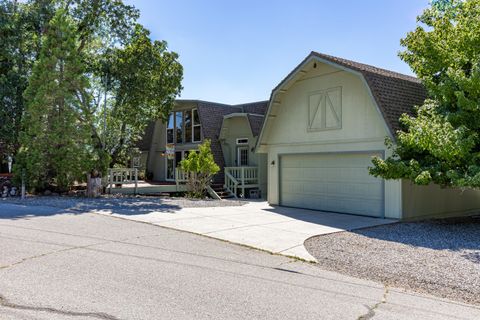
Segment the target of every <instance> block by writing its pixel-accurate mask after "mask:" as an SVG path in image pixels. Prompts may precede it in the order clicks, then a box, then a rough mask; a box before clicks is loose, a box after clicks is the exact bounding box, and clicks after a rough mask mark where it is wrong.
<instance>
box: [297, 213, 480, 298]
mask: <svg viewBox="0 0 480 320" xmlns="http://www.w3.org/2000/svg"><path fill="white" fill-rule="evenodd" d="M305 247H306V248H307V250H308V251H309V252H310V254H311V255H313V256H314V257H315V258H316V259H317V260H318V266H319V267H321V268H326V269H328V270H332V271H337V272H342V273H345V274H349V275H352V276H355V277H361V278H366V279H371V280H375V281H380V282H382V283H384V284H385V285H387V286H394V287H400V288H406V289H411V290H415V291H419V292H424V293H428V294H432V295H436V296H440V297H443V298H449V299H453V300H457V301H461V302H466V303H473V304H477V305H480V217H469V218H454V219H443V220H432V221H424V222H410V223H396V224H390V225H384V226H378V227H372V228H366V229H360V230H355V231H352V232H339V233H334V234H329V235H324V236H317V237H312V238H310V239H308V240H307V241H306V242H305Z"/></svg>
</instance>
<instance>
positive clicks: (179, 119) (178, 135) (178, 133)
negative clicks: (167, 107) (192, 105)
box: [175, 111, 183, 143]
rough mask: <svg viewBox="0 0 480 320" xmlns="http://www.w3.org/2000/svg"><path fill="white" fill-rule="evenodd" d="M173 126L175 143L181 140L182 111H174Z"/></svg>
mask: <svg viewBox="0 0 480 320" xmlns="http://www.w3.org/2000/svg"><path fill="white" fill-rule="evenodd" d="M175 128H176V139H177V143H182V142H183V112H181V111H180V112H175Z"/></svg>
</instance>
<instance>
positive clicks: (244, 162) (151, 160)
mask: <svg viewBox="0 0 480 320" xmlns="http://www.w3.org/2000/svg"><path fill="white" fill-rule="evenodd" d="M267 106H268V101H260V102H254V103H248V104H240V105H227V104H220V103H214V102H207V101H200V100H177V101H176V102H175V106H174V108H173V110H172V112H171V113H170V115H169V117H168V121H167V123H164V122H162V121H161V120H157V121H154V122H152V123H151V124H149V126H148V127H147V129H146V132H145V135H144V138H143V139H142V140H141V141H140V142H139V144H138V148H139V149H140V151H141V161H140V163H141V165H140V167H143V168H145V169H146V171H147V173H148V174H147V175H148V176H149V177H150V178H151V179H152V180H153V181H156V182H161V183H174V182H175V180H176V179H177V178H178V175H179V172H178V169H179V164H180V161H182V160H183V159H184V158H185V157H186V156H187V155H188V153H189V152H191V151H192V150H196V149H198V145H199V144H201V143H202V142H203V141H204V140H205V139H210V141H211V148H212V152H213V156H214V159H215V162H216V163H217V164H218V165H219V166H220V168H221V171H220V173H219V174H217V175H216V176H215V177H214V182H215V184H217V185H222V186H223V185H225V187H226V191H227V192H228V193H231V194H232V195H236V196H245V197H249V196H250V193H251V192H254V194H255V195H256V196H264V197H266V193H267V177H266V173H267V172H266V170H267V162H266V161H267V160H266V159H267V156H266V155H265V154H257V153H255V152H254V150H255V145H256V142H257V138H258V136H259V134H260V130H261V128H262V124H263V121H264V115H265V112H266V109H267ZM252 196H253V193H252Z"/></svg>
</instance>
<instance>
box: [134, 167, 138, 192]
mask: <svg viewBox="0 0 480 320" xmlns="http://www.w3.org/2000/svg"><path fill="white" fill-rule="evenodd" d="M134 170H135V189H134V191H133V193H134V194H135V195H137V187H138V169H137V168H135V169H134Z"/></svg>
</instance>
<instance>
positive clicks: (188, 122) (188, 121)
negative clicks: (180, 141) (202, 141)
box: [185, 110, 192, 143]
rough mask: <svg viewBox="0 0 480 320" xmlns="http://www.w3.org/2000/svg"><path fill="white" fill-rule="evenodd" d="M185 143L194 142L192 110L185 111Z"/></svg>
mask: <svg viewBox="0 0 480 320" xmlns="http://www.w3.org/2000/svg"><path fill="white" fill-rule="evenodd" d="M185 142H186V143H189V142H192V110H187V111H185Z"/></svg>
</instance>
